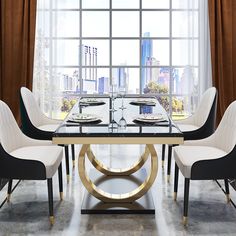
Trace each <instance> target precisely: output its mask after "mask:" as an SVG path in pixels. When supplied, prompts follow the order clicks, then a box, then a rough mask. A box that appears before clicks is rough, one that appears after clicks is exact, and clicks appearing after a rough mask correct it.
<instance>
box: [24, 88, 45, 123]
mask: <svg viewBox="0 0 236 236" xmlns="http://www.w3.org/2000/svg"><path fill="white" fill-rule="evenodd" d="M20 93H21V97H22V100H23V103H24V105H25V109H26V111H27V114H28V117H29V119H30V121H31V123H32V124H33V125H34V126H35V127H38V126H40V125H43V119H44V118H43V116H44V114H43V113H42V111H41V110H40V108H39V106H38V104H37V102H36V100H35V97H34V95H33V93H32V92H31V91H30V90H29V89H27V88H25V87H22V88H21V90H20Z"/></svg>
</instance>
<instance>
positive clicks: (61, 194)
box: [60, 192, 63, 201]
mask: <svg viewBox="0 0 236 236" xmlns="http://www.w3.org/2000/svg"><path fill="white" fill-rule="evenodd" d="M60 200H61V201H62V200H63V192H60Z"/></svg>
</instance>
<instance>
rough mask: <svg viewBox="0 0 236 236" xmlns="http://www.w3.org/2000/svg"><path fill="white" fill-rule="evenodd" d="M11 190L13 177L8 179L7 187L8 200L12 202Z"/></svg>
mask: <svg viewBox="0 0 236 236" xmlns="http://www.w3.org/2000/svg"><path fill="white" fill-rule="evenodd" d="M11 190H12V179H9V181H8V188H7V202H10V199H11Z"/></svg>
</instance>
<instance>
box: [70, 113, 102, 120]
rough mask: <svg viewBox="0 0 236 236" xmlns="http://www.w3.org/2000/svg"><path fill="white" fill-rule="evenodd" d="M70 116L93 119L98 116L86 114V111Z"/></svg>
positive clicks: (79, 118) (78, 118)
mask: <svg viewBox="0 0 236 236" xmlns="http://www.w3.org/2000/svg"><path fill="white" fill-rule="evenodd" d="M69 118H73V119H77V120H91V119H94V118H97V116H96V115H93V114H86V113H73V114H72V116H71V117H69Z"/></svg>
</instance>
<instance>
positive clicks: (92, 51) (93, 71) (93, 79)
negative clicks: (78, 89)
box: [79, 44, 97, 93]
mask: <svg viewBox="0 0 236 236" xmlns="http://www.w3.org/2000/svg"><path fill="white" fill-rule="evenodd" d="M81 51H82V55H81V58H82V66H88V67H89V68H87V67H85V68H83V70H82V91H83V92H84V93H86V92H87V91H88V90H91V89H92V91H97V68H95V67H96V66H97V48H96V47H92V46H88V45H84V44H82V45H81ZM79 60H80V56H79ZM87 85H88V86H89V88H86V86H87ZM91 86H92V87H93V86H94V88H92V87H91Z"/></svg>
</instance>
